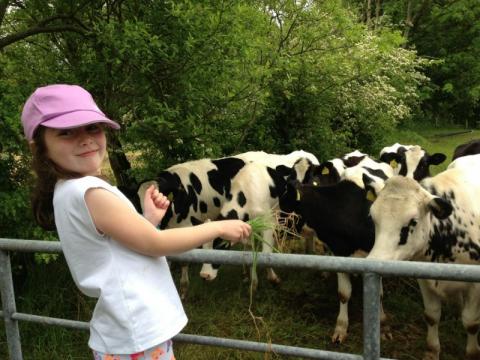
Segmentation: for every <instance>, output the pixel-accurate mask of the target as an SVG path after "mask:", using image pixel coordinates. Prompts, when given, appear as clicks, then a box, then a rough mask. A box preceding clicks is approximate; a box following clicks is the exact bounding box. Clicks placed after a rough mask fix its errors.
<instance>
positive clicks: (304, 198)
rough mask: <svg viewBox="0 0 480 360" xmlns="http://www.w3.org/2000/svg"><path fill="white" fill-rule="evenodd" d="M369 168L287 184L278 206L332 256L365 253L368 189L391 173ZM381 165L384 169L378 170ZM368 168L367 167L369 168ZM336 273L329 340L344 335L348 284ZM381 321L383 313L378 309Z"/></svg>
mask: <svg viewBox="0 0 480 360" xmlns="http://www.w3.org/2000/svg"><path fill="white" fill-rule="evenodd" d="M373 162H374V161H373V160H372V162H369V165H370V168H365V167H362V166H361V165H357V166H354V167H351V168H348V169H346V170H345V172H344V173H343V175H342V179H341V180H340V181H339V182H338V183H336V184H333V185H329V186H315V185H305V184H303V185H302V184H296V185H292V184H290V185H288V189H287V192H286V193H285V194H284V195H283V196H282V197H281V198H280V209H281V210H282V211H286V212H294V213H296V214H298V215H299V216H300V225H303V224H306V225H307V226H308V227H310V228H313V229H314V230H315V232H316V234H317V236H318V237H319V239H321V241H323V242H324V243H325V244H326V245H327V246H328V247H329V249H330V250H331V252H332V253H333V254H334V255H336V256H355V257H365V256H366V255H367V254H368V252H369V251H370V249H371V248H372V246H373V242H374V236H375V234H374V226H373V223H372V220H371V218H370V206H371V203H372V198H371V197H370V195H371V194H372V191H375V192H378V191H379V189H381V187H382V186H383V182H384V181H385V180H386V179H387V178H388V177H390V176H392V175H393V169H392V168H390V167H389V166H388V165H387V164H384V163H377V164H378V167H377V168H376V169H375V170H374V171H371V170H372V169H371V167H373V165H374V163H373ZM381 168H385V169H386V170H385V172H384V171H382V170H381ZM369 169H370V170H369ZM337 275H338V295H339V298H340V310H339V313H338V317H337V321H336V326H335V330H334V333H333V335H332V341H333V342H335V343H342V342H343V341H344V340H345V339H346V337H347V329H348V301H349V300H350V297H351V293H352V285H351V281H350V277H349V275H348V274H345V273H339V274H337ZM381 318H382V322H383V323H384V322H385V320H386V316H385V314H384V312H383V307H382V309H381Z"/></svg>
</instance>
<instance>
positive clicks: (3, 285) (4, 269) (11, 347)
mask: <svg viewBox="0 0 480 360" xmlns="http://www.w3.org/2000/svg"><path fill="white" fill-rule="evenodd" d="M0 292H1V294H2V309H3V318H4V321H5V333H6V335H7V344H8V352H9V353H10V359H11V360H22V346H21V344H20V332H19V329H18V321H17V320H14V319H12V315H13V314H14V313H16V312H17V309H16V305H15V293H14V291H13V279H12V267H11V265H10V255H9V254H8V252H6V251H3V250H0Z"/></svg>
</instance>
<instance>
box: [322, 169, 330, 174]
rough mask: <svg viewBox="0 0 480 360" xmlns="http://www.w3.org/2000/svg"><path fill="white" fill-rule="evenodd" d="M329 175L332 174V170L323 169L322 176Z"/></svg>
mask: <svg viewBox="0 0 480 360" xmlns="http://www.w3.org/2000/svg"><path fill="white" fill-rule="evenodd" d="M328 174H330V170H328V168H323V169H322V175H328Z"/></svg>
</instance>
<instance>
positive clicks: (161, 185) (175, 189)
mask: <svg viewBox="0 0 480 360" xmlns="http://www.w3.org/2000/svg"><path fill="white" fill-rule="evenodd" d="M156 181H157V183H158V191H160V192H161V193H163V194H164V195H166V196H170V195H171V196H172V205H171V206H170V207H169V209H168V210H167V213H166V214H165V216H164V218H163V219H162V222H161V225H160V227H161V228H162V229H164V228H165V227H166V226H167V225H168V222H169V221H170V219H171V218H172V217H176V218H177V223H180V222H181V221H182V220H184V219H186V218H187V216H188V212H189V210H190V206H192V197H191V196H190V195H189V194H188V192H187V191H186V190H185V187H184V186H183V184H182V182H181V180H180V176H178V174H175V173H171V172H169V171H162V172H161V173H160V174H159V175H158V177H157V178H156Z"/></svg>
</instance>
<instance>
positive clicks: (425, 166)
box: [413, 152, 447, 181]
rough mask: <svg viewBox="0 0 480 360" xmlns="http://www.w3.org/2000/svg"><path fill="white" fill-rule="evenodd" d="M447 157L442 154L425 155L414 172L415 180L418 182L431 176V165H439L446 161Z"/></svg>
mask: <svg viewBox="0 0 480 360" xmlns="http://www.w3.org/2000/svg"><path fill="white" fill-rule="evenodd" d="M446 158H447V157H446V155H445V154H442V153H435V154H433V155H429V154H428V153H427V152H425V154H424V155H423V157H422V158H421V159H420V161H419V162H418V164H417V167H416V169H415V171H414V172H413V178H414V179H415V180H417V181H420V180H423V179H425V178H426V177H429V176H430V165H439V164H441V163H442V162H444V161H445V159H446Z"/></svg>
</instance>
